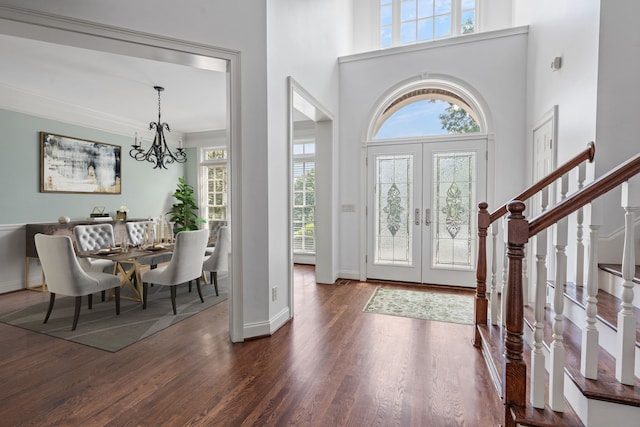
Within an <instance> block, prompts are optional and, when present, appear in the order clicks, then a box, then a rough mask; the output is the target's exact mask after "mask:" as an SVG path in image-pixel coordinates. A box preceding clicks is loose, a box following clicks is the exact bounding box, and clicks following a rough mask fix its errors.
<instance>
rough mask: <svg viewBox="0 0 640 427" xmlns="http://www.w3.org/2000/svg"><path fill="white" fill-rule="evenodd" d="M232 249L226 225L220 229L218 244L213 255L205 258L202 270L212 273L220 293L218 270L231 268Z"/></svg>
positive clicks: (216, 288)
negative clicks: (230, 256)
mask: <svg viewBox="0 0 640 427" xmlns="http://www.w3.org/2000/svg"><path fill="white" fill-rule="evenodd" d="M230 250H231V239H230V236H229V227H228V226H226V225H224V226H222V227H220V228H219V229H218V236H217V238H216V246H215V248H214V249H213V253H212V254H211V256H208V257H206V258H205V259H204V262H203V263H202V271H208V272H210V273H211V282H212V283H213V286H214V287H215V290H216V295H219V294H218V271H227V270H228V269H229V251H230Z"/></svg>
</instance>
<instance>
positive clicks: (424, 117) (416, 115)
mask: <svg viewBox="0 0 640 427" xmlns="http://www.w3.org/2000/svg"><path fill="white" fill-rule="evenodd" d="M447 107H449V103H448V102H445V101H438V100H436V101H435V102H429V101H426V100H424V101H416V102H413V103H411V104H409V105H407V106H405V107H403V108H401V109H399V110H398V111H396V112H395V113H393V114H392V115H391V116H390V117H389V118H388V119H387V120H385V122H384V123H383V124H382V126H381V127H380V129H379V130H378V133H377V134H376V139H382V138H403V137H412V136H422V135H446V134H447V133H448V132H447V130H446V129H443V128H442V122H441V121H440V118H439V117H438V116H439V115H440V114H444V113H446V108H447Z"/></svg>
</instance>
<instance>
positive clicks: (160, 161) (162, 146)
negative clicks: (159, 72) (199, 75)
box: [129, 86, 187, 169]
mask: <svg viewBox="0 0 640 427" xmlns="http://www.w3.org/2000/svg"><path fill="white" fill-rule="evenodd" d="M153 88H154V89H155V90H157V91H158V121H157V122H151V123H149V130H153V129H155V131H156V135H155V138H154V140H153V144H151V147H149V149H148V150H147V151H146V152H145V151H144V150H143V148H142V147H141V145H142V140H141V139H138V133H137V132H136V135H135V139H134V142H133V145H132V146H131V147H132V148H131V150H130V151H129V155H130V156H131V157H133V158H134V159H136V160H138V161H145V160H146V161H147V162H150V163H155V166H154V167H153V168H154V169H158V168H162V169H167V165H170V164H171V163H174V162H178V163H184V162H186V161H187V153H185V151H184V148H182V139H180V140H178V148H177V150H176V152H175V153H173V152H172V151H171V150H170V149H169V146H168V145H167V140H166V139H165V137H164V131H165V129H166V131H167V132H171V129H170V128H169V123H162V120H161V119H160V92H162V91H163V90H164V88H163V87H161V86H154V87H153Z"/></svg>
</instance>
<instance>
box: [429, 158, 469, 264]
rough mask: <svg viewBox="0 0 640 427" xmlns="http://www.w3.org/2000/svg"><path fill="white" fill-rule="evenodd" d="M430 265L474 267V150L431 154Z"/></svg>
mask: <svg viewBox="0 0 640 427" xmlns="http://www.w3.org/2000/svg"><path fill="white" fill-rule="evenodd" d="M432 157H433V190H434V195H433V203H432V206H433V215H434V220H433V227H434V230H433V238H432V245H433V246H432V254H431V256H432V260H431V265H432V266H433V267H436V268H437V267H444V268H451V269H453V270H471V269H473V268H475V265H474V264H473V261H474V260H475V254H474V253H473V250H474V249H475V242H476V235H477V231H476V223H475V221H476V216H477V215H475V213H476V206H477V203H476V198H475V194H476V191H475V187H476V153H475V152H450V153H434V154H433V156H432Z"/></svg>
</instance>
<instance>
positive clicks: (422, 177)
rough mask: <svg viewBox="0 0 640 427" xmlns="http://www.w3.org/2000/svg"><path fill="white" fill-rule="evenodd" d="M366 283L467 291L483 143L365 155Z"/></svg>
mask: <svg viewBox="0 0 640 427" xmlns="http://www.w3.org/2000/svg"><path fill="white" fill-rule="evenodd" d="M367 167H368V171H367V173H368V190H367V191H368V208H367V230H368V232H367V233H368V239H367V241H368V243H367V277H368V278H372V279H383V280H398V281H403V282H415V283H433V284H443V285H459V286H475V267H476V265H475V264H476V252H477V248H476V242H477V228H476V218H477V214H476V213H477V204H478V202H479V201H483V200H485V194H486V141H485V140H481V139H477V140H476V139H474V140H470V139H461V140H456V141H450V142H446V143H443V142H438V143H410V144H393V145H384V146H383V145H380V146H371V147H369V148H368V150H367Z"/></svg>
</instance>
